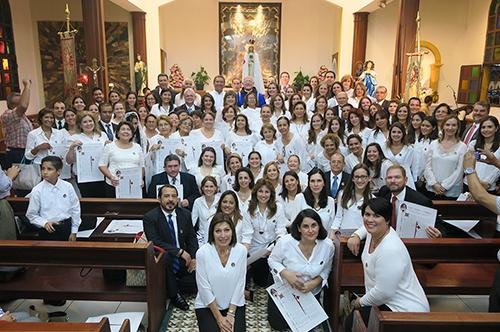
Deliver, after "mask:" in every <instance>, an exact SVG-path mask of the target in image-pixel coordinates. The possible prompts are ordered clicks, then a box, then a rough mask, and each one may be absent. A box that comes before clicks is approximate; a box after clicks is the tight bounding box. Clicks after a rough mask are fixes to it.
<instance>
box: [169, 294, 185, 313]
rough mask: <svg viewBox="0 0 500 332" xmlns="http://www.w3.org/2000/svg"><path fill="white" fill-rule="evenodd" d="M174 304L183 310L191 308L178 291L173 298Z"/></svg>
mask: <svg viewBox="0 0 500 332" xmlns="http://www.w3.org/2000/svg"><path fill="white" fill-rule="evenodd" d="M172 304H173V305H174V307H176V308H179V309H181V310H183V311H188V310H189V304H188V303H187V301H186V299H185V298H184V297H183V296H182V295H181V294H180V293H177V295H176V296H174V297H173V298H172Z"/></svg>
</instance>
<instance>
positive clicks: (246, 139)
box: [225, 131, 259, 165]
mask: <svg viewBox="0 0 500 332" xmlns="http://www.w3.org/2000/svg"><path fill="white" fill-rule="evenodd" d="M258 141H259V138H258V137H257V136H256V135H254V134H250V135H243V136H242V135H238V134H237V133H235V132H234V131H230V132H229V133H228V134H227V135H226V141H225V144H226V146H227V147H229V148H230V149H231V153H237V154H238V155H239V156H240V157H241V158H242V159H243V165H246V164H247V163H248V155H243V154H242V153H241V151H236V149H237V147H238V145H240V146H247V147H249V148H251V150H253V147H254V145H255V143H257V142H258ZM251 150H250V151H251Z"/></svg>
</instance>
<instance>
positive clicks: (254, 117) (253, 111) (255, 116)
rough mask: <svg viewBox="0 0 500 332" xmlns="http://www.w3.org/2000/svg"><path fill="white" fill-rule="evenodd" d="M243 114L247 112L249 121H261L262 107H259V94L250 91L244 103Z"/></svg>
mask: <svg viewBox="0 0 500 332" xmlns="http://www.w3.org/2000/svg"><path fill="white" fill-rule="evenodd" d="M241 114H245V115H246V116H247V118H248V121H250V122H252V123H254V122H255V121H259V118H260V108H259V107H258V103H257V95H256V94H255V92H249V93H247V94H246V95H245V102H244V103H243V108H242V110H241Z"/></svg>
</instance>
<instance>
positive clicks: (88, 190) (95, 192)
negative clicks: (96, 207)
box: [76, 179, 106, 198]
mask: <svg viewBox="0 0 500 332" xmlns="http://www.w3.org/2000/svg"><path fill="white" fill-rule="evenodd" d="M76 181H77V182H76V183H77V186H78V190H80V194H81V195H82V197H92V198H103V197H106V196H105V195H104V184H105V182H104V181H96V182H86V183H78V179H76Z"/></svg>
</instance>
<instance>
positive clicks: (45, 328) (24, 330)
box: [0, 317, 130, 332]
mask: <svg viewBox="0 0 500 332" xmlns="http://www.w3.org/2000/svg"><path fill="white" fill-rule="evenodd" d="M0 331H9V332H49V331H50V332H53V331H61V332H70V331H79V332H111V326H110V324H109V320H108V319H107V318H106V317H104V318H103V319H101V321H100V322H99V323H31V322H30V323H18V322H14V323H0ZM119 332H130V321H129V320H128V319H126V320H125V321H123V324H122V326H120V330H119Z"/></svg>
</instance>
